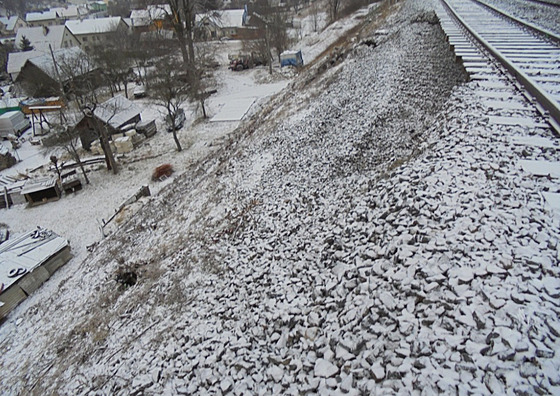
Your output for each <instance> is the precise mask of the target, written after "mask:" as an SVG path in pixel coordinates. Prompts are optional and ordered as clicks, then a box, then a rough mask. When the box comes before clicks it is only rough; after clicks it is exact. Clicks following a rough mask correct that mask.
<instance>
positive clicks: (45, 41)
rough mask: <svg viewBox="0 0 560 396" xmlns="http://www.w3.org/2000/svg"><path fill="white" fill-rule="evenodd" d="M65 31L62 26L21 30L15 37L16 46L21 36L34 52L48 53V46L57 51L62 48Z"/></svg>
mask: <svg viewBox="0 0 560 396" xmlns="http://www.w3.org/2000/svg"><path fill="white" fill-rule="evenodd" d="M65 29H66V27H65V26H63V25H56V26H49V27H46V26H45V27H42V26H38V27H25V28H21V29H19V30H18V32H17V35H16V45H19V44H20V43H21V40H22V38H23V36H25V37H26V38H27V39H28V40H29V41H30V42H31V45H32V46H33V48H34V49H36V50H40V51H45V52H46V51H49V44H50V45H51V46H52V49H53V50H54V49H58V48H60V47H61V46H62V37H63V36H64V30H65Z"/></svg>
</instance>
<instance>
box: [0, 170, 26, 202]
mask: <svg viewBox="0 0 560 396" xmlns="http://www.w3.org/2000/svg"><path fill="white" fill-rule="evenodd" d="M25 182H26V181H25V180H10V179H8V178H5V177H0V209H1V208H9V207H10V206H12V205H19V204H24V203H25V202H26V201H25V197H24V196H23V195H22V194H21V190H22V189H23V186H24V185H25Z"/></svg>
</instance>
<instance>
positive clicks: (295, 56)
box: [280, 51, 303, 67]
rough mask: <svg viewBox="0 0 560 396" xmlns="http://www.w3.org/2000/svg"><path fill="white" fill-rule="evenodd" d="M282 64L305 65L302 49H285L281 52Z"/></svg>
mask: <svg viewBox="0 0 560 396" xmlns="http://www.w3.org/2000/svg"><path fill="white" fill-rule="evenodd" d="M280 66H281V67H284V66H295V67H300V66H303V56H302V55H301V51H284V52H282V53H281V54H280Z"/></svg>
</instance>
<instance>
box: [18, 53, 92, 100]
mask: <svg viewBox="0 0 560 396" xmlns="http://www.w3.org/2000/svg"><path fill="white" fill-rule="evenodd" d="M53 57H54V59H55V60H56V67H55V63H54V61H53ZM86 81H87V82H90V83H91V82H93V83H94V86H98V85H99V83H100V77H99V70H98V68H97V67H96V66H95V65H93V64H92V63H91V62H89V60H88V58H87V56H86V54H85V52H84V51H82V50H81V49H80V47H71V48H61V49H58V50H56V51H53V53H52V54H50V53H49V54H43V53H41V54H40V55H39V56H36V57H32V58H29V59H27V61H26V62H25V64H24V65H23V67H22V68H21V70H20V72H19V74H18V75H17V78H16V80H15V84H16V88H17V89H18V91H23V92H24V93H26V94H27V95H28V96H31V97H48V96H56V95H60V89H61V84H62V88H63V90H64V92H69V91H71V90H72V89H74V88H76V87H80V86H81V84H82V83H85V82H86Z"/></svg>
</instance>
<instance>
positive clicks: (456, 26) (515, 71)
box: [438, 0, 560, 134]
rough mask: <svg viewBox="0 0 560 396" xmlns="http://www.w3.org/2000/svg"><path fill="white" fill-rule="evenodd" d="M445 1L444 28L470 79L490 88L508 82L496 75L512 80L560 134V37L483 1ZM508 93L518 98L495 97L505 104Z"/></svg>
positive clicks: (442, 14)
mask: <svg viewBox="0 0 560 396" xmlns="http://www.w3.org/2000/svg"><path fill="white" fill-rule="evenodd" d="M441 2H442V4H443V9H442V10H440V12H439V13H438V14H439V15H438V16H439V18H440V21H441V24H442V27H443V29H444V31H445V32H446V34H447V36H448V39H449V42H450V45H451V46H452V47H453V48H454V50H455V53H456V55H457V56H458V57H460V58H461V59H462V61H463V63H464V65H465V68H466V69H467V72H469V74H471V77H472V78H474V79H479V80H481V81H482V80H485V81H486V82H485V83H486V84H487V85H488V86H492V84H494V85H496V86H502V87H505V86H506V85H507V84H504V83H503V82H497V80H496V77H495V76H497V75H501V76H502V77H503V78H505V79H506V80H510V82H511V83H512V84H513V86H514V87H516V89H517V90H519V91H522V92H524V93H525V95H526V96H527V98H528V99H529V101H531V102H533V103H534V104H535V106H536V108H537V109H538V110H539V112H540V113H541V114H542V115H543V116H544V117H545V118H546V119H547V121H548V122H549V123H550V125H551V126H552V127H553V129H554V130H555V131H556V133H557V134H560V37H558V36H556V35H555V34H554V33H551V32H548V31H543V29H540V28H538V27H537V26H534V25H531V24H526V23H524V22H523V21H521V20H519V19H516V18H513V17H510V16H509V15H507V14H505V13H501V12H499V10H496V9H494V8H493V7H490V6H488V5H487V4H485V3H483V2H481V1H478V0H441ZM490 81H493V82H490ZM510 86H511V84H510ZM502 91H504V90H502ZM508 95H511V97H512V98H513V97H514V95H513V93H512V92H507V90H505V92H502V93H501V94H497V95H496V96H497V97H498V99H501V102H503V105H504V106H506V108H507V107H508V106H509V107H511V106H512V104H511V103H512V101H511V100H507V99H508ZM495 105H496V106H499V103H497V102H496V103H495ZM515 106H517V107H524V108H525V107H526V106H522V105H517V104H516V105H515Z"/></svg>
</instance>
